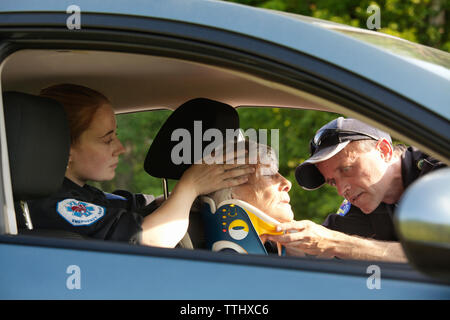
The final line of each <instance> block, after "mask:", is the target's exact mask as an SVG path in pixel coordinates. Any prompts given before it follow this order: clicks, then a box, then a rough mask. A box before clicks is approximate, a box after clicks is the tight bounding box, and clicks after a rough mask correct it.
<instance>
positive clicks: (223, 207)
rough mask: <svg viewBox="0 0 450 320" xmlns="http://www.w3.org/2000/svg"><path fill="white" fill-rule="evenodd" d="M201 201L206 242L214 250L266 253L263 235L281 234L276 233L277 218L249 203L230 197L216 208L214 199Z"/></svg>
mask: <svg viewBox="0 0 450 320" xmlns="http://www.w3.org/2000/svg"><path fill="white" fill-rule="evenodd" d="M202 200H203V206H202V210H201V212H202V216H203V219H204V222H205V236H206V243H207V247H208V249H210V250H212V251H235V252H239V253H254V254H266V255H267V250H266V249H265V247H264V245H263V243H262V241H261V238H260V236H261V235H262V234H282V232H276V225H277V224H279V222H278V221H277V220H275V219H274V218H272V217H270V216H269V215H267V214H266V213H264V212H263V211H261V210H259V209H258V208H256V207H254V206H252V205H250V204H249V203H247V202H244V201H241V200H236V199H231V200H226V201H223V202H221V203H220V204H219V205H218V207H217V208H216V205H215V203H214V201H213V200H212V199H211V198H209V197H202ZM279 251H280V250H279Z"/></svg>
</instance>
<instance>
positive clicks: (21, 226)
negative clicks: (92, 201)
mask: <svg viewBox="0 0 450 320" xmlns="http://www.w3.org/2000/svg"><path fill="white" fill-rule="evenodd" d="M180 75H181V76H180ZM57 83H74V84H79V85H84V86H87V87H92V88H95V89H96V90H98V91H100V92H102V93H103V94H104V95H105V96H107V97H108V98H109V99H110V101H111V102H112V105H113V107H114V109H115V112H116V114H124V113H135V112H143V111H145V112H147V111H152V110H160V109H168V110H172V111H174V110H179V109H180V106H183V105H185V104H186V103H187V102H189V101H192V99H197V98H202V99H204V100H203V101H206V102H205V104H204V108H209V107H211V106H210V105H209V104H212V105H214V108H215V106H216V105H227V106H231V107H232V108H238V107H244V106H245V107H248V106H257V107H281V108H283V107H285V108H296V109H308V110H319V111H329V112H334V113H335V112H342V111H344V110H345V111H346V113H347V114H349V112H348V110H347V109H345V108H343V107H342V106H340V105H338V104H337V103H335V102H333V101H329V100H325V99H323V98H320V97H318V96H315V95H312V94H310V93H308V92H304V91H301V90H297V89H295V90H294V89H292V88H290V87H287V86H284V85H282V84H280V83H275V82H271V81H269V80H267V79H262V78H258V77H256V76H253V75H251V74H248V73H244V72H239V71H236V70H230V69H225V68H221V67H217V66H213V65H208V64H203V63H199V62H192V61H187V60H182V59H175V58H167V57H161V56H151V55H143V54H131V53H123V52H109V51H94V50H92V51H91V50H49V49H45V50H39V49H27V50H21V51H17V52H15V53H13V54H12V55H11V56H9V57H8V58H7V59H6V61H5V62H4V63H3V65H2V71H1V86H2V92H3V105H4V109H5V123H6V132H7V143H8V151H9V159H8V158H7V157H6V158H5V155H3V158H2V162H3V163H9V166H10V168H11V183H10V184H8V177H7V176H6V177H4V178H5V179H4V181H5V186H4V187H5V189H8V188H9V187H8V185H10V186H12V189H11V190H7V192H6V194H9V195H10V196H9V197H7V199H6V206H7V207H8V209H9V211H8V219H9V221H8V224H7V230H6V233H8V234H17V233H19V234H32V235H43V236H56V237H63V238H70V239H84V238H85V237H82V236H79V235H77V234H72V233H67V232H58V231H50V230H40V231H39V230H31V229H33V228H32V221H30V219H29V216H28V215H27V209H26V201H27V200H30V199H34V198H37V197H45V196H47V195H49V194H51V193H52V192H54V191H55V190H56V189H57V188H58V185H59V184H60V183H61V181H62V179H63V177H64V171H65V166H66V163H67V157H68V155H67V154H68V151H67V150H68V136H67V135H68V132H67V131H68V129H67V125H66V124H65V121H64V119H62V115H61V114H60V113H58V112H57V110H55V106H54V104H53V103H52V102H51V101H48V100H47V99H44V98H40V97H38V96H37V95H38V94H39V91H40V90H41V89H42V88H45V87H47V86H50V85H53V84H57ZM199 110H200V113H202V114H204V112H201V109H199ZM173 114H177V113H172V115H173ZM214 116H215V117H216V118H215V119H212V120H211V126H212V127H214V126H218V125H219V124H221V123H223V121H224V116H223V115H221V114H220V113H216V114H215V115H214ZM180 117H181V119H182V120H183V119H184V120H187V118H186V117H185V115H183V114H181V116H180ZM18 118H20V119H21V122H17V121H16V120H15V119H18ZM167 122H170V121H169V120H168V121H167ZM11 123H16V124H17V125H14V126H11V125H10V124H11ZM177 125H178V124H177ZM233 126H236V124H233ZM162 131H164V126H163V128H162V129H161V131H160V132H162ZM37 133H39V134H37ZM158 135H159V134H158ZM161 136H162V134H161ZM165 138H166V139H167V135H166V136H165ZM158 146H162V147H159V148H158ZM169 147H170V144H169V143H168V142H167V140H162V141H156V140H155V141H154V144H153V145H152V147H151V148H150V150H149V155H150V157H151V158H153V159H155V158H156V157H155V156H154V155H155V154H157V155H158V158H157V159H159V160H161V161H158V162H154V161H153V162H152V164H151V166H150V165H148V164H147V163H146V164H145V166H146V171H147V172H148V173H149V174H151V175H153V176H155V177H158V178H161V179H179V177H180V176H181V175H180V173H182V172H183V171H184V169H185V167H184V168H183V169H182V170H181V171H177V170H178V169H176V168H168V167H167V166H166V164H167V161H165V160H164V159H165V158H164V157H162V156H161V154H162V153H164V152H166V154H167V153H168V152H169V151H167V150H170V148H169ZM152 148H153V150H152ZM164 148H165V149H164ZM164 150H165V151H164ZM147 157H149V156H147ZM36 159H38V160H39V161H36ZM166 185H167V183H166ZM165 191H166V192H168V190H165ZM14 208H15V209H14ZM14 210H15V212H14ZM208 210H209V212H210V213H214V211H215V210H214V204H212V205H210V206H209V208H207V211H208ZM201 215H202V213H201V212H199V211H198V210H197V209H195V208H193V211H192V214H191V216H190V217H191V219H190V220H191V221H190V226H189V231H188V234H187V236H186V237H185V238H184V239H183V240H182V241H181V242H180V244H179V246H180V247H183V248H202V249H203V248H206V247H207V243H208V241H210V240H208V239H207V235H205V225H204V221H203V219H202V218H201ZM250 225H252V222H250ZM235 251H239V250H235ZM245 251H247V250H245Z"/></svg>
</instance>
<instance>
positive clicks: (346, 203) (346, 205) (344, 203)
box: [336, 199, 352, 216]
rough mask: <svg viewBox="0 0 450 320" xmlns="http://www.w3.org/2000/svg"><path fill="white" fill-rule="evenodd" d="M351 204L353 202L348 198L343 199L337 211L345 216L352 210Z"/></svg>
mask: <svg viewBox="0 0 450 320" xmlns="http://www.w3.org/2000/svg"><path fill="white" fill-rule="evenodd" d="M351 206H352V204H351V203H350V202H349V201H348V200H347V199H345V200H344V201H342V203H341V206H340V207H339V209H338V211H337V212H336V213H337V214H338V215H340V216H345V215H346V214H347V212H348V211H349V210H350V208H351Z"/></svg>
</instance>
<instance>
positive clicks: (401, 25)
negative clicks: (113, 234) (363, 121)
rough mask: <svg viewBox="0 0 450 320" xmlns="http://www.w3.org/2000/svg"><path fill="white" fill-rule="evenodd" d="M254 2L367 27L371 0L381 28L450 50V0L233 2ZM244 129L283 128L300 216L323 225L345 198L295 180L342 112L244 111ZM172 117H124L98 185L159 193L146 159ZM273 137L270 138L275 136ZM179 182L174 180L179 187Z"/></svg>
mask: <svg viewBox="0 0 450 320" xmlns="http://www.w3.org/2000/svg"><path fill="white" fill-rule="evenodd" d="M230 1H232V2H238V3H242V4H247V5H251V6H258V7H262V8H267V9H274V10H281V11H288V12H292V13H298V14H302V15H306V16H312V17H316V18H321V19H325V20H331V21H334V22H338V23H343V24H348V25H351V26H355V27H360V28H366V20H367V18H368V17H369V16H370V13H367V12H366V9H367V7H368V6H369V5H371V4H376V5H378V6H379V7H380V13H381V29H380V30H379V31H378V32H385V33H389V34H392V35H395V36H398V37H401V38H404V39H407V40H410V41H413V42H418V43H421V44H425V45H428V46H432V47H435V48H438V49H441V50H444V51H450V40H449V29H450V20H449V19H448V16H449V9H450V1H444V0H409V1H400V0H385V1H377V2H374V1H353V0H339V1H337V0H336V1H332V0H317V1H303V0H230ZM238 113H239V116H240V121H241V128H242V129H244V130H246V129H248V128H254V129H256V130H258V129H279V136H280V149H279V159H280V173H281V174H282V175H284V176H285V177H286V178H288V179H289V180H290V181H291V182H292V189H291V191H290V197H291V204H292V207H293V210H294V212H295V217H296V219H297V220H301V219H310V220H313V221H315V222H317V223H322V222H323V220H324V219H325V218H326V216H327V215H328V214H329V213H332V212H336V210H337V208H338V207H339V204H340V203H341V201H342V198H341V197H339V196H338V195H337V193H336V191H335V190H334V189H333V188H330V187H328V186H324V187H322V188H321V189H319V190H318V191H314V192H308V191H305V190H303V189H301V188H300V187H299V186H298V184H297V183H296V181H295V176H294V171H295V167H296V166H297V165H298V164H299V163H300V162H302V161H303V160H304V159H306V158H307V157H308V156H309V150H308V145H309V140H310V139H311V137H312V136H313V134H314V132H315V131H316V130H317V129H318V128H320V127H321V126H322V125H323V124H325V123H326V122H328V121H330V120H332V119H334V118H336V117H338V116H339V115H337V114H331V113H325V112H319V111H310V110H290V109H282V108H257V110H255V108H251V109H250V108H241V109H238ZM169 115H170V111H168V110H160V111H156V112H142V113H136V114H127V115H119V116H118V127H119V138H120V139H121V141H122V143H123V144H124V146H125V147H126V150H127V151H126V153H125V154H124V155H122V157H121V162H120V164H119V166H118V168H117V171H116V178H115V179H114V180H113V181H108V182H104V183H96V184H95V185H96V186H97V187H99V188H101V189H103V190H105V191H113V190H115V189H127V190H130V191H132V192H139V193H147V194H155V195H159V194H161V193H162V187H161V182H160V180H159V179H155V178H152V177H150V176H149V175H148V174H146V173H145V171H144V170H143V162H144V158H145V155H146V153H147V150H148V147H149V146H150V144H151V142H152V138H153V137H154V136H155V135H156V132H157V131H158V130H159V128H160V127H161V126H162V124H163V123H164V121H165V119H166V118H167V117H168V116H169ZM269 141H270V138H269ZM174 184H175V181H171V182H170V184H169V185H170V186H173V185H174Z"/></svg>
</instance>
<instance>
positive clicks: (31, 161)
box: [3, 92, 70, 200]
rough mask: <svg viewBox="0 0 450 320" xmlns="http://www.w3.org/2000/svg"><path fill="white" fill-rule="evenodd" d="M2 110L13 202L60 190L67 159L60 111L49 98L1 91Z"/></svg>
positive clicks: (67, 138) (66, 131) (65, 130)
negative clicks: (2, 92)
mask: <svg viewBox="0 0 450 320" xmlns="http://www.w3.org/2000/svg"><path fill="white" fill-rule="evenodd" d="M3 107H4V114H5V124H6V137H7V141H8V153H9V165H10V168H11V180H12V187H13V195H14V197H15V200H31V199H35V198H40V197H45V196H48V195H50V194H51V193H53V192H55V191H56V190H58V188H60V186H61V184H62V182H63V179H64V174H65V171H66V166H67V162H68V159H69V149H70V133H69V126H68V122H67V118H66V113H65V111H64V108H63V107H62V106H61V105H60V104H59V103H58V102H56V101H53V100H51V99H47V98H42V97H38V96H33V95H29V94H25V93H19V92H5V93H4V94H3Z"/></svg>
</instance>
